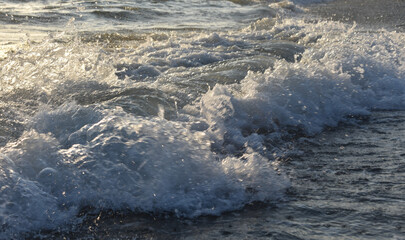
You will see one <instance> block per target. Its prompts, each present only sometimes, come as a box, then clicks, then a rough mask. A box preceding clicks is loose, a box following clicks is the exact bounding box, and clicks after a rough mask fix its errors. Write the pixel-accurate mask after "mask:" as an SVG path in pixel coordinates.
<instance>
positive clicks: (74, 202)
mask: <svg viewBox="0 0 405 240" xmlns="http://www.w3.org/2000/svg"><path fill="white" fill-rule="evenodd" d="M210 145H211V144H210V141H209V139H208V138H207V137H206V136H205V133H204V132H198V131H197V132H195V131H190V130H188V127H187V126H185V125H184V124H182V123H176V122H173V121H167V120H165V119H161V118H139V117H133V116H131V115H129V114H127V113H125V112H123V111H122V110H121V109H115V110H103V111H102V110H96V109H91V108H85V107H80V106H77V105H74V104H73V105H72V104H68V105H63V106H61V107H60V108H59V109H56V110H55V111H47V112H40V113H39V114H37V116H36V117H35V118H34V119H33V122H32V125H31V129H30V130H27V131H26V132H25V133H24V134H23V135H22V136H21V137H20V139H19V140H18V141H17V142H15V143H10V144H8V145H6V146H5V147H4V148H3V149H2V155H1V171H2V174H1V177H0V183H1V185H2V188H1V195H0V196H1V199H0V200H1V203H2V204H1V205H0V206H1V208H0V209H1V225H2V228H3V230H4V231H5V232H6V235H5V236H13V234H18V233H19V232H21V231H22V232H24V231H29V230H34V229H39V228H43V227H44V226H46V227H47V228H50V229H52V228H54V227H55V226H63V224H66V223H67V222H69V221H70V222H71V223H72V222H75V221H74V217H75V215H76V214H78V211H79V210H80V209H81V208H84V207H88V206H90V207H93V208H96V209H99V210H102V209H115V210H126V209H128V210H132V211H143V212H153V213H155V212H156V213H165V212H167V213H174V214H175V215H177V216H182V217H195V216H199V215H204V214H213V215H217V214H220V213H221V212H223V211H228V210H233V209H237V208H240V207H242V206H243V205H244V204H246V203H249V202H252V201H268V200H275V199H277V198H280V197H281V195H280V194H281V192H282V191H281V190H282V189H284V188H285V187H287V186H288V181H286V180H285V179H284V177H283V176H281V175H278V174H277V173H276V172H275V171H274V170H273V167H272V166H271V164H270V162H268V160H266V159H265V158H263V157H262V156H260V155H258V154H255V153H250V154H248V153H246V154H245V155H244V156H242V157H240V158H236V157H232V156H221V155H218V154H214V153H213V152H211V146H210ZM44 213H45V214H44ZM7 234H8V235H7ZM16 236H17V235H16Z"/></svg>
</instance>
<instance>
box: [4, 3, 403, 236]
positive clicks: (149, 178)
mask: <svg viewBox="0 0 405 240" xmlns="http://www.w3.org/2000/svg"><path fill="white" fill-rule="evenodd" d="M286 4H287V3H286ZM290 4H291V3H290ZM271 7H272V9H276V8H275V7H274V5H272V6H271ZM281 7H282V10H277V11H280V12H279V14H281V15H279V17H278V18H275V17H274V16H273V15H272V14H268V15H266V17H264V18H261V19H259V20H257V21H256V22H254V23H251V24H250V26H249V27H245V28H243V29H240V30H232V31H223V32H218V33H206V32H193V31H189V32H180V33H173V32H170V33H168V32H166V33H160V35H159V36H157V35H153V34H152V35H145V36H146V37H145V40H144V41H141V42H137V43H136V46H132V47H122V48H120V49H118V50H117V49H110V48H107V47H106V48H102V47H100V45H98V46H89V44H84V43H81V42H80V41H78V40H75V41H70V42H69V43H64V41H60V39H57V41H54V40H52V39H48V42H44V43H42V44H39V45H34V46H31V47H29V48H26V49H21V50H20V51H17V52H16V53H13V54H11V53H10V54H11V57H9V58H7V59H5V60H3V61H2V62H0V66H1V67H2V68H1V69H2V70H1V75H0V76H1V78H0V82H1V86H0V90H1V97H2V99H5V100H4V101H8V103H9V106H8V107H7V109H6V108H3V107H1V108H0V110H1V111H2V114H3V113H4V114H5V113H8V112H12V111H14V112H21V113H20V114H16V115H17V116H16V117H15V118H16V119H17V118H18V123H19V124H20V125H21V126H22V127H21V128H22V130H21V131H17V133H15V136H13V138H12V137H10V139H9V138H7V140H5V143H4V144H3V145H4V146H3V147H2V148H1V154H0V223H1V230H2V233H0V238H8V237H16V238H18V237H21V234H23V233H26V232H30V231H37V230H39V229H44V228H50V229H55V228H57V227H61V226H66V225H69V224H74V223H76V222H78V221H80V219H79V218H77V216H76V215H77V214H78V212H79V211H80V210H81V209H82V208H85V207H91V208H93V209H96V210H98V211H101V210H103V209H114V210H132V211H140V212H153V213H157V214H165V213H169V214H174V215H177V216H181V217H197V216H200V215H205V214H214V215H218V214H221V213H222V212H224V211H229V210H234V209H238V208H241V207H242V206H244V205H245V204H247V203H250V202H252V201H269V200H275V199H278V198H280V197H282V195H283V194H282V193H283V190H284V189H285V188H286V187H288V185H289V183H288V180H286V178H285V177H284V176H283V174H282V173H281V174H279V173H277V172H276V171H274V170H273V166H272V164H273V163H272V162H271V161H270V160H271V159H272V158H273V154H274V153H276V154H277V153H280V152H283V149H282V146H283V145H284V144H288V143H289V142H288V140H286V139H291V138H296V137H299V136H302V135H306V136H308V135H314V134H317V133H319V132H320V131H322V130H323V129H324V128H325V127H328V126H332V127H334V126H337V125H338V124H339V123H340V122H349V121H353V118H352V117H353V116H355V115H367V114H369V112H370V111H372V110H374V109H385V110H392V109H405V105H404V102H405V37H404V34H403V33H395V32H388V31H385V30H378V31H373V32H370V31H364V30H363V29H360V28H358V27H356V26H348V25H345V24H342V23H338V22H330V21H329V22H328V21H308V20H307V19H305V17H304V16H302V15H299V16H294V15H292V14H295V13H294V12H293V11H292V12H291V9H293V10H294V9H295V8H294V7H291V6H290V7H288V6H287V7H286V6H281ZM272 11H273V10H269V11H268V12H269V13H270V12H272ZM283 11H284V12H283ZM286 11H290V12H289V13H287V12H286ZM295 12H297V9H295ZM280 16H284V17H280ZM62 40H63V38H62ZM83 48H86V49H87V51H86V53H84V52H83V51H82V49H83ZM214 85H216V86H215V87H214ZM208 89H209V90H208ZM71 99H76V100H78V101H79V102H81V103H80V104H77V103H72V100H71ZM21 102H23V103H25V104H26V106H25V105H24V104H21ZM4 109H6V110H7V111H6V110H4ZM10 109H11V110H10ZM151 109H152V110H151ZM138 110H139V111H138ZM31 111H35V112H36V113H35V114H31V113H30V112H31ZM139 112H141V113H142V114H140V113H139ZM7 117H8V118H7V121H12V120H13V119H11V118H12V117H14V116H10V114H7ZM10 119H11V120H10ZM21 119H24V120H21ZM26 119H28V120H26ZM15 121H16V122H17V120H15ZM11 126H14V125H12V124H11ZM7 131H11V130H8V129H7ZM0 132H2V131H0ZM7 137H8V136H7Z"/></svg>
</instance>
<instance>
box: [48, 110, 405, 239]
mask: <svg viewBox="0 0 405 240" xmlns="http://www.w3.org/2000/svg"><path fill="white" fill-rule="evenodd" d="M404 123H405V113H404V112H375V113H373V114H372V115H371V116H370V118H368V119H366V120H364V121H363V122H362V123H361V124H360V125H349V126H348V125H342V126H339V127H338V128H336V129H333V130H327V131H325V132H324V133H322V134H320V135H318V136H316V137H314V138H308V139H305V138H302V139H300V140H299V141H298V142H297V143H296V146H297V147H298V148H299V149H302V150H303V151H304V153H302V154H300V155H299V156H290V157H289V158H288V159H283V160H281V162H279V165H278V167H279V168H280V169H281V170H282V171H285V172H287V174H288V176H289V177H290V181H291V183H292V185H291V188H289V189H288V191H287V193H286V198H285V199H284V200H283V201H280V202H275V203H272V204H263V203H253V204H249V205H248V206H247V207H245V208H244V209H242V210H239V211H233V212H230V213H224V214H223V215H221V216H219V217H200V218H197V219H177V218H173V217H166V218H158V217H153V216H150V215H133V214H124V213H122V212H121V213H117V212H116V213H113V212H103V213H99V214H95V215H93V216H92V217H89V219H88V220H87V222H86V223H85V224H83V225H81V226H79V227H78V229H76V230H74V231H72V232H67V233H62V234H59V233H43V235H42V236H52V237H56V238H63V237H68V238H77V237H81V238H86V239H88V238H90V239H91V238H97V239H111V238H120V239H133V238H134V237H136V238H137V239H167V238H170V239H245V238H249V239H377V238H378V239H403V237H404V234H405V226H404V221H405V217H404V215H405V207H404V206H405V205H404V201H405V197H404V195H403V192H404V191H405V184H404V179H405V172H404V170H403V169H404V166H405V161H404V155H405V151H404V148H403V145H404V144H405V142H404V140H403V135H404V131H405V127H404V126H405V125H404Z"/></svg>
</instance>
